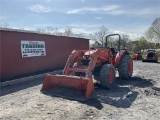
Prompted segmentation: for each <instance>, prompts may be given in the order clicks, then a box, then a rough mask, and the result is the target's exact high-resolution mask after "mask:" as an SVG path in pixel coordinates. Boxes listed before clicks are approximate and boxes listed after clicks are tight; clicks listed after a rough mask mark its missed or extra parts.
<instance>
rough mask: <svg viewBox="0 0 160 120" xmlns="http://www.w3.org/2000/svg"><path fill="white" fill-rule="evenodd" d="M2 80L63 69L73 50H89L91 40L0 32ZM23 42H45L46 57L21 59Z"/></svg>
mask: <svg viewBox="0 0 160 120" xmlns="http://www.w3.org/2000/svg"><path fill="white" fill-rule="evenodd" d="M0 35H1V36H0V37H1V39H0V43H1V56H0V57H1V66H0V67H1V79H8V78H11V77H14V76H19V75H23V74H28V73H34V72H38V71H43V70H48V69H53V68H58V67H63V66H64V65H65V63H66V60H67V58H68V55H69V54H70V53H71V51H72V50H75V49H76V50H78V49H79V50H80V49H89V40H87V39H83V38H73V37H63V36H52V35H44V34H36V33H23V32H14V31H0ZM21 40H28V41H45V48H46V56H40V57H39V56H38V57H28V58H22V57H21Z"/></svg>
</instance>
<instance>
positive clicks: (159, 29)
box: [145, 17, 160, 42]
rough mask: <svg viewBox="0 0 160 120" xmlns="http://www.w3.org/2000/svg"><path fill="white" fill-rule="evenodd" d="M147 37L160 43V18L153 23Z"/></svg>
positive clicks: (146, 33)
mask: <svg viewBox="0 0 160 120" xmlns="http://www.w3.org/2000/svg"><path fill="white" fill-rule="evenodd" d="M145 35H146V38H147V39H149V40H150V41H155V42H160V17H158V18H156V19H155V20H154V21H153V23H152V25H151V26H150V27H149V28H148V30H147V31H146V32H145Z"/></svg>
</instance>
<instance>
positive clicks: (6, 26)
mask: <svg viewBox="0 0 160 120" xmlns="http://www.w3.org/2000/svg"><path fill="white" fill-rule="evenodd" d="M0 27H1V28H10V24H8V23H2V24H0Z"/></svg>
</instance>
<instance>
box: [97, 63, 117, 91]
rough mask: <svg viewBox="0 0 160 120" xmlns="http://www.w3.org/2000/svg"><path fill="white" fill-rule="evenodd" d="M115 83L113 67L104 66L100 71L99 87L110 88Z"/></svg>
mask: <svg viewBox="0 0 160 120" xmlns="http://www.w3.org/2000/svg"><path fill="white" fill-rule="evenodd" d="M114 83H115V67H114V66H113V65H112V64H104V65H103V66H102V68H101V71H100V85H101V86H102V87H104V88H111V87H113V86H114Z"/></svg>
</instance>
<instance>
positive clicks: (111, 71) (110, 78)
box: [109, 70, 114, 84]
mask: <svg viewBox="0 0 160 120" xmlns="http://www.w3.org/2000/svg"><path fill="white" fill-rule="evenodd" d="M113 80H114V72H113V70H110V71H109V83H110V84H111V83H112V82H113Z"/></svg>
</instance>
